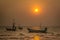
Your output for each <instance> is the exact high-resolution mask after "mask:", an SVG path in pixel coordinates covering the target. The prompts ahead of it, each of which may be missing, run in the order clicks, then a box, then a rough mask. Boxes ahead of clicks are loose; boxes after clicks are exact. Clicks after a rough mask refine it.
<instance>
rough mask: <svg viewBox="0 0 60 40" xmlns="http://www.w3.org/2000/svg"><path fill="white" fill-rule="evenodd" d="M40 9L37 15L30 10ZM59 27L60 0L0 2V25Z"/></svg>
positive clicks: (7, 0) (10, 0)
mask: <svg viewBox="0 0 60 40" xmlns="http://www.w3.org/2000/svg"><path fill="white" fill-rule="evenodd" d="M35 6H38V7H39V8H42V12H41V13H40V12H39V15H35V14H34V13H33V12H32V9H33V8H34V7H35ZM13 19H15V22H16V25H33V26H39V25H40V22H41V23H42V25H48V26H60V0H0V25H12V20H13Z"/></svg>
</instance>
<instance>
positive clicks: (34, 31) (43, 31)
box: [28, 27, 47, 33]
mask: <svg viewBox="0 0 60 40" xmlns="http://www.w3.org/2000/svg"><path fill="white" fill-rule="evenodd" d="M28 31H29V33H47V27H46V28H44V30H34V29H30V28H28Z"/></svg>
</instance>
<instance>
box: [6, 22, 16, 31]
mask: <svg viewBox="0 0 60 40" xmlns="http://www.w3.org/2000/svg"><path fill="white" fill-rule="evenodd" d="M6 30H7V31H16V27H15V22H14V21H13V26H12V28H6Z"/></svg>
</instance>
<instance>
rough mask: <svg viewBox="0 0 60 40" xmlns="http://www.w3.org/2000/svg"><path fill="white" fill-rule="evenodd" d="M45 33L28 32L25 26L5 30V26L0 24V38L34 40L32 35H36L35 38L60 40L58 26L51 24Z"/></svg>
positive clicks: (2, 39)
mask: <svg viewBox="0 0 60 40" xmlns="http://www.w3.org/2000/svg"><path fill="white" fill-rule="evenodd" d="M47 28H48V31H47V33H29V31H28V30H27V27H23V29H19V28H18V27H17V29H16V31H8V30H6V26H0V40H35V39H34V37H35V36H38V37H39V39H36V40H60V27H59V26H52V27H47Z"/></svg>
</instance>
